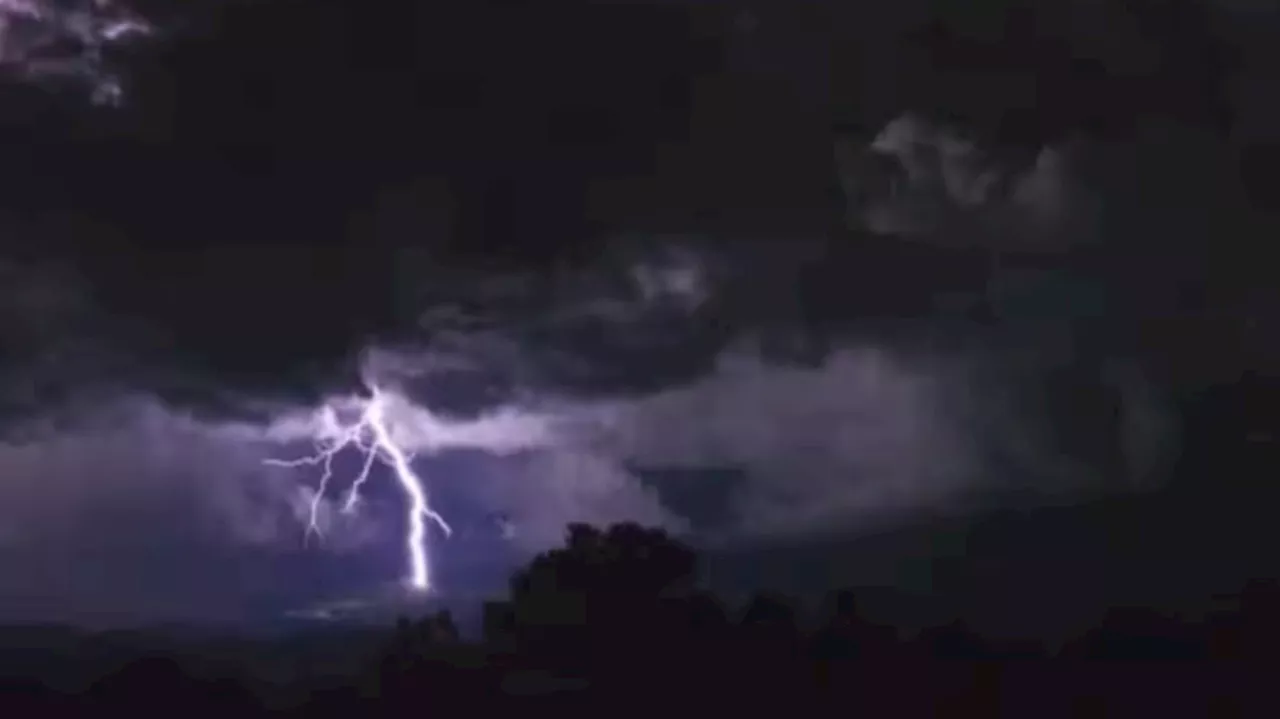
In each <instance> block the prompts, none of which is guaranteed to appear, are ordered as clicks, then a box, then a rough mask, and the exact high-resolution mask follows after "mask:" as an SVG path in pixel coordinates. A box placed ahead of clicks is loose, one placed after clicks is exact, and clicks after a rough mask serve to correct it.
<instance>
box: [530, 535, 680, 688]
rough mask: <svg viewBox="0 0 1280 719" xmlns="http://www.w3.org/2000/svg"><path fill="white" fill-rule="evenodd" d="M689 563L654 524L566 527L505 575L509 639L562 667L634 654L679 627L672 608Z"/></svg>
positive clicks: (598, 664)
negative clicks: (559, 538) (559, 537)
mask: <svg viewBox="0 0 1280 719" xmlns="http://www.w3.org/2000/svg"><path fill="white" fill-rule="evenodd" d="M696 566H697V558H696V555H695V553H694V552H693V550H692V549H690V548H689V547H687V546H685V545H683V544H681V543H680V542H678V541H676V540H674V539H672V538H671V537H670V536H668V535H667V534H666V533H665V532H663V531H662V530H658V529H647V528H644V527H641V526H639V525H636V524H631V523H624V524H617V525H614V526H611V527H609V528H608V529H607V530H604V531H601V530H599V529H597V528H594V527H590V526H588V525H585V524H574V525H571V526H570V527H569V529H568V532H567V536H566V542H565V546H564V547H562V548H560V549H553V550H551V551H549V552H545V553H543V554H541V555H539V556H537V557H536V558H534V560H533V561H532V562H531V563H530V564H529V566H528V567H526V568H525V569H524V570H522V571H520V572H518V573H517V574H516V575H515V576H514V577H513V578H512V581H511V600H512V613H513V623H514V632H513V633H514V637H515V641H516V644H517V646H518V648H519V650H520V651H521V653H525V654H531V655H535V656H540V657H544V658H546V659H548V660H550V661H554V662H556V663H557V664H558V665H559V666H560V668H562V669H585V668H586V666H587V665H591V666H594V668H596V669H600V668H601V667H603V665H604V664H607V663H609V661H608V660H609V659H620V660H621V658H622V657H624V656H625V655H628V654H631V655H632V656H636V655H638V652H639V650H640V648H641V647H644V646H647V647H652V646H653V645H654V644H655V643H659V642H661V641H663V637H664V635H665V634H668V633H670V632H671V631H672V630H673V627H675V626H679V624H680V622H676V621H672V619H673V617H672V614H673V612H675V611H676V610H677V609H678V608H684V607H685V605H684V604H682V603H681V602H680V601H679V600H681V599H683V598H685V597H688V596H689V595H690V594H691V592H692V589H693V585H694V577H695V570H696ZM615 663H616V662H615ZM622 663H626V661H625V660H622Z"/></svg>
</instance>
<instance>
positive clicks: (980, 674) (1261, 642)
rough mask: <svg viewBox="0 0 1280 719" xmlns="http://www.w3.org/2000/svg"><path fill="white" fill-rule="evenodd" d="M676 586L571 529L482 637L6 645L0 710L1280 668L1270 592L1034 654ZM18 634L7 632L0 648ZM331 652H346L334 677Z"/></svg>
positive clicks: (1104, 627) (637, 695) (807, 689)
mask: <svg viewBox="0 0 1280 719" xmlns="http://www.w3.org/2000/svg"><path fill="white" fill-rule="evenodd" d="M696 576H697V557H696V554H695V553H694V551H693V550H692V549H690V548H689V547H687V546H685V545H683V544H681V543H680V542H678V541H676V540H674V539H673V538H671V537H669V536H667V535H666V534H664V533H663V532H661V531H659V530H650V529H645V528H641V527H638V526H635V525H627V524H623V525H616V526H613V527H610V528H608V529H607V530H601V529H596V528H593V527H589V526H585V525H578V526H573V527H571V528H570V530H569V532H568V537H567V541H566V543H565V545H564V546H563V547H562V548H560V549H556V550H554V551H551V552H548V553H545V554H543V555H540V556H539V557H537V558H536V559H535V560H534V561H533V562H532V563H531V564H530V565H529V566H527V567H526V568H524V569H523V570H521V571H520V572H518V573H517V574H516V575H515V576H514V577H513V578H512V581H511V591H510V597H509V600H507V601H502V602H493V603H491V604H489V605H487V606H486V608H485V615H484V616H485V619H484V632H483V639H482V640H481V641H466V640H464V639H463V638H462V637H461V634H460V632H459V630H458V627H457V626H456V625H455V623H454V620H453V618H452V617H451V616H450V614H449V613H448V612H440V613H438V614H435V615H429V616H426V617H423V618H417V619H408V618H405V619H401V620H400V621H399V622H398V623H397V624H396V625H395V626H394V627H391V628H384V629H379V630H368V629H366V630H351V631H349V632H346V633H335V634H330V635H322V634H320V633H317V634H316V635H314V636H313V637H312V639H311V641H312V644H311V645H310V646H309V647H297V646H295V647H294V648H293V650H292V655H291V656H292V658H289V657H287V656H285V655H284V654H283V653H282V652H284V650H283V649H282V648H281V647H280V646H275V645H273V644H272V643H271V642H266V641H264V642H262V643H261V644H256V645H253V644H250V645H243V644H242V645H235V643H234V642H231V641H225V642H218V641H213V640H205V641H203V642H195V643H188V645H187V647H188V648H185V649H184V648H182V647H179V646H178V645H177V644H173V645H169V646H166V645H165V644H163V643H161V641H160V640H159V639H154V638H153V639H148V638H146V637H142V636H130V635H123V634H121V635H96V636H89V637H83V636H74V635H73V634H72V633H64V634H61V635H57V633H56V632H53V631H52V630H26V631H28V633H29V636H28V637H27V638H26V641H27V643H28V646H27V648H28V649H31V648H32V647H33V646H34V645H36V644H39V647H40V649H41V650H42V651H43V655H44V656H47V657H52V659H51V660H49V661H46V662H45V663H43V664H39V663H38V662H36V661H33V660H32V659H30V657H31V656H34V655H33V654H32V653H31V652H28V653H27V654H25V655H23V656H24V657H27V658H26V659H23V660H22V661H14V660H12V659H9V658H8V657H5V656H4V655H0V661H4V662H7V664H6V665H4V666H0V676H5V677H10V678H6V679H0V697H2V698H0V703H3V704H5V705H8V706H9V707H12V708H13V709H15V710H20V711H18V712H17V713H14V714H11V715H12V716H35V714H33V713H30V712H34V711H50V710H54V711H74V710H76V709H83V710H95V711H103V710H109V711H115V710H126V711H127V710H131V709H142V708H147V709H152V710H155V709H159V710H162V711H173V712H182V713H184V714H186V715H200V716H205V715H208V716H213V715H219V716H221V715H225V714H227V713H232V712H234V713H239V714H246V713H255V712H273V713H278V712H291V713H297V714H301V715H316V716H323V715H334V716H338V715H351V714H352V713H353V712H358V713H372V714H387V713H391V714H395V713H409V712H425V711H436V710H438V711H443V712H447V713H453V712H457V711H461V710H467V711H475V710H481V711H489V710H497V709H501V708H502V705H503V704H504V703H509V702H517V701H518V702H523V703H522V704H520V706H521V707H522V708H527V707H528V706H530V705H528V704H527V702H528V701H530V700H532V701H534V702H535V703H536V702H538V701H547V700H554V701H556V702H557V706H558V707H560V708H561V709H563V708H565V707H570V708H574V709H579V708H580V709H582V710H584V711H585V710H592V711H596V710H602V709H606V708H608V709H614V708H615V707H616V706H617V703H618V702H624V703H626V704H627V705H635V706H636V707H640V706H644V705H646V704H648V703H654V705H655V706H656V703H657V702H663V705H664V706H668V705H669V702H670V701H671V700H673V699H677V698H678V699H679V700H680V701H682V702H690V701H699V702H706V704H705V706H714V707H721V708H724V709H726V710H738V709H747V708H750V707H752V706H753V705H760V704H761V703H762V702H766V701H776V702H778V703H776V704H770V705H768V706H771V707H773V708H774V710H782V709H784V708H795V709H797V710H817V709H820V708H822V707H824V706H835V705H838V706H841V707H851V708H861V709H864V710H866V711H873V712H877V713H879V712H886V713H889V712H891V713H892V714H893V715H901V714H903V713H907V714H926V713H927V714H933V715H936V714H948V715H949V714H961V713H967V714H969V715H974V716H977V715H980V714H989V713H992V712H996V711H1003V712H1010V713H1012V714H1013V715H1024V714H1025V715H1028V716H1058V715H1068V714H1071V715H1075V714H1074V712H1080V711H1099V710H1121V711H1144V712H1146V711H1149V712H1162V713H1163V712H1166V711H1176V712H1177V713H1178V715H1207V714H1210V713H1213V712H1216V711H1221V710H1228V709H1230V708H1232V707H1240V706H1243V705H1244V704H1246V703H1250V702H1251V700H1252V698H1253V697H1256V696H1258V693H1257V691H1256V690H1260V689H1261V688H1262V687H1263V686H1264V685H1263V684H1262V683H1261V678H1262V676H1264V674H1265V671H1266V669H1265V668H1266V666H1267V665H1268V664H1269V663H1270V662H1272V661H1274V660H1276V659H1280V650H1277V646H1280V645H1277V644H1276V641H1275V639H1276V638H1277V635H1278V634H1280V591H1277V588H1276V587H1275V586H1274V585H1267V584H1255V585H1253V586H1250V587H1248V588H1247V589H1246V590H1245V591H1244V592H1243V593H1242V595H1241V596H1240V597H1239V602H1238V603H1237V604H1236V606H1235V607H1234V608H1233V610H1232V611H1231V612H1230V613H1226V614H1221V615H1212V614H1210V615H1206V618H1201V619H1198V620H1197V621H1195V622H1192V621H1188V620H1187V619H1185V618H1179V617H1177V616H1173V615H1166V614H1162V613H1161V612H1159V611H1156V610H1153V609H1141V608H1116V609H1113V610H1112V611H1110V612H1109V613H1108V614H1107V616H1106V618H1105V620H1104V621H1103V622H1101V623H1100V624H1099V625H1098V626H1095V627H1093V628H1091V629H1088V630H1087V631H1083V632H1081V633H1080V634H1079V635H1078V636H1076V637H1075V638H1073V639H1071V640H1070V641H1067V642H1065V643H1061V644H1058V645H1056V646H1048V645H1045V644H1042V643H1039V642H1036V641H1030V640H1028V641H1007V640H1006V641H998V640H994V639H991V638H989V637H984V636H982V635H980V634H979V633H978V632H976V631H974V630H973V629H971V628H969V627H968V626H966V625H965V624H964V623H962V622H959V621H956V622H952V623H949V624H946V625H943V626H937V627H932V628H928V629H925V630H923V631H917V632H906V631H901V630H899V629H898V628H895V627H892V626H881V625H877V624H876V623H873V622H870V621H868V620H866V619H865V618H864V617H863V616H862V614H860V612H859V609H858V601H857V597H856V596H855V594H854V593H853V592H850V591H837V592H833V593H832V594H831V595H830V596H829V597H828V598H827V600H826V601H825V602H824V603H823V606H821V607H820V608H817V609H815V608H813V607H808V608H804V609H802V608H801V606H800V604H799V603H798V602H795V601H793V600H791V599H789V598H787V597H785V596H778V595H771V594H767V593H762V594H758V595H756V596H755V597H753V598H751V599H749V600H748V601H746V602H745V603H743V604H740V605H732V604H729V603H726V602H724V601H722V600H720V599H718V598H717V597H716V596H714V595H712V594H710V593H709V592H706V591H705V590H703V589H701V588H700V587H699V585H698V583H697V581H696ZM20 631H23V630H10V633H9V637H8V641H7V643H8V644H9V645H10V646H13V644H14V643H15V637H16V633H17V632H20ZM59 637H60V639H59ZM16 641H17V643H19V644H21V643H22V638H21V637H17V639H16ZM59 642H60V643H61V645H60V646H58V644H59ZM326 642H327V643H329V646H328V647H327V648H326V647H322V646H321V645H322V644H324V643H326ZM193 645H194V646H193ZM233 645H234V646H233ZM334 648H339V649H341V648H345V650H346V655H345V661H335V660H334V657H335V656H342V653H341V652H334V651H332V650H333V649H334ZM273 652H274V653H276V654H279V655H280V656H278V657H274V658H273ZM19 676H24V677H28V678H26V679H19V678H16V677H19ZM606 703H607V704H606ZM762 706H763V705H762ZM512 708H514V705H513V706H512Z"/></svg>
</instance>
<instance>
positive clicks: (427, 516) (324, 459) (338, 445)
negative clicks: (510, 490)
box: [265, 386, 453, 591]
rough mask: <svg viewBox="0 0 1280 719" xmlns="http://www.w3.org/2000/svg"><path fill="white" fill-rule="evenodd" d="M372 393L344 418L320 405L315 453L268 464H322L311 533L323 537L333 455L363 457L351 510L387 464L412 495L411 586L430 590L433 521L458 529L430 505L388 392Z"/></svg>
mask: <svg viewBox="0 0 1280 719" xmlns="http://www.w3.org/2000/svg"><path fill="white" fill-rule="evenodd" d="M370 392H371V396H370V397H369V398H367V399H363V400H358V401H357V410H358V413H357V416H356V418H355V419H354V420H353V421H347V422H344V421H343V420H342V418H341V417H340V416H339V411H338V408H336V407H335V406H334V405H332V404H328V405H325V406H324V407H323V409H322V410H321V414H320V422H321V427H320V431H319V432H318V435H319V438H318V439H317V440H316V441H315V450H316V451H315V453H313V454H310V455H307V456H305V457H301V458H299V459H293V460H282V459H267V460H265V462H266V463H267V464H269V465H274V466H278V467H303V466H312V467H317V466H318V467H321V469H322V472H321V475H320V486H319V489H318V490H317V492H316V493H315V495H314V497H312V500H311V505H310V513H309V517H308V521H307V531H306V535H305V536H306V537H308V538H309V537H310V536H311V535H312V534H315V535H317V536H321V535H322V532H321V530H320V522H319V514H320V509H321V502H323V501H324V498H325V496H326V495H327V494H328V491H329V484H330V482H331V481H332V479H333V460H334V457H336V456H337V455H338V454H339V453H341V452H343V451H344V450H348V449H351V450H354V451H356V452H359V453H360V454H361V455H363V457H364V461H363V463H362V464H361V467H360V471H359V472H358V473H357V474H356V476H355V478H354V479H353V480H352V482H351V486H350V487H349V488H348V490H347V493H346V499H345V501H343V503H342V511H343V513H346V514H351V513H354V512H355V511H356V507H357V505H358V503H359V502H360V497H361V495H360V490H361V489H362V488H363V487H364V485H365V483H366V482H368V481H369V476H370V475H371V474H372V472H373V467H374V465H375V464H378V463H381V464H382V465H384V466H386V467H388V468H389V469H390V470H391V472H392V474H394V475H395V477H396V480H397V481H398V482H399V483H400V487H401V489H403V490H404V493H405V495H406V496H407V497H408V499H409V509H408V520H409V528H408V531H407V533H406V536H405V546H406V548H407V550H408V553H409V578H408V581H409V585H410V586H411V587H413V588H414V589H417V590H422V591H426V590H429V589H431V567H430V562H429V560H428V558H427V535H428V522H431V523H434V524H435V525H436V526H437V527H439V528H440V530H441V531H443V532H444V534H445V536H446V537H447V536H450V535H452V534H453V530H452V528H450V526H449V523H448V522H446V521H445V519H444V517H443V516H441V515H440V513H439V512H437V511H435V510H434V509H433V508H432V507H431V502H430V499H429V497H428V494H427V488H426V482H424V481H423V479H422V477H421V476H420V475H419V474H418V473H417V472H416V471H414V469H413V460H414V454H413V453H412V452H409V451H407V450H406V449H404V448H403V447H402V446H401V443H400V442H398V441H397V438H396V437H395V435H394V434H393V433H392V431H391V428H390V426H389V421H388V417H387V407H388V395H387V394H386V393H384V392H383V391H382V390H381V389H379V388H378V387H377V386H373V387H371V388H370Z"/></svg>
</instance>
